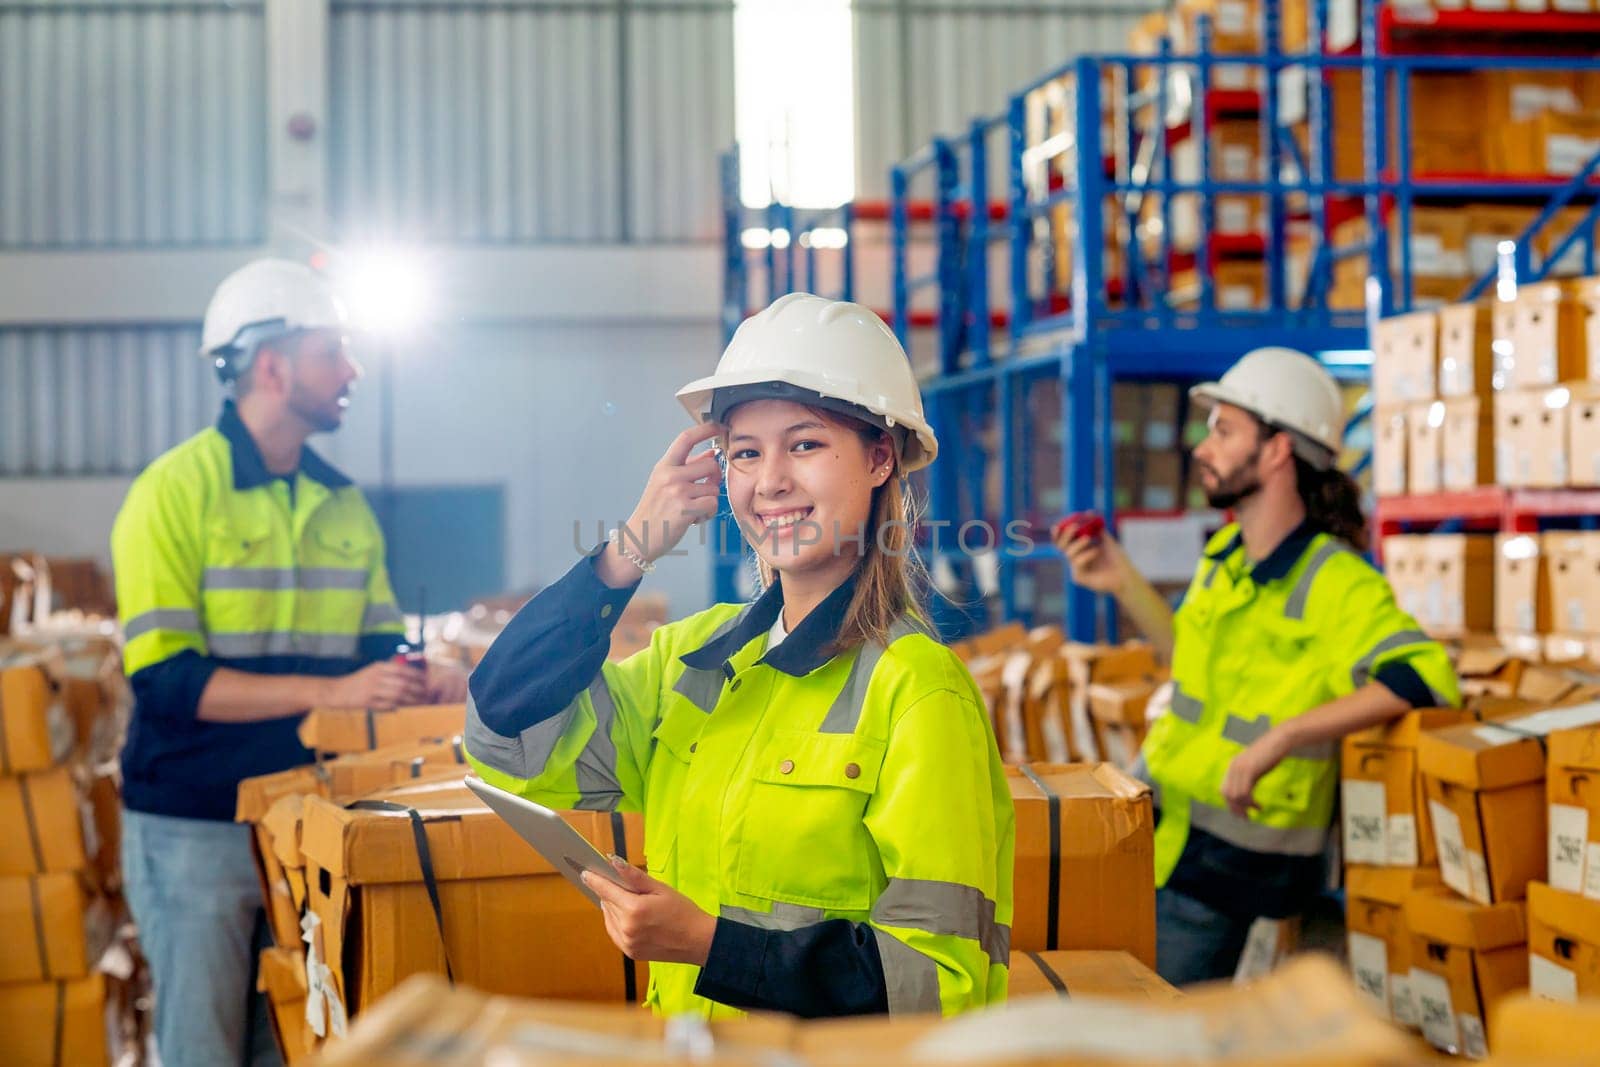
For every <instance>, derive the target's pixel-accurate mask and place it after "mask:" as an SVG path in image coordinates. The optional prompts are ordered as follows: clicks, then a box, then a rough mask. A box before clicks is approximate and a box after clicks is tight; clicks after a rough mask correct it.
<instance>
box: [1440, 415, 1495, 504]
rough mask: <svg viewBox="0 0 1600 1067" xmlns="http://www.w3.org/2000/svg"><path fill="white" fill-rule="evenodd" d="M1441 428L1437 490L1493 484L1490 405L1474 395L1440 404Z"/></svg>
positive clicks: (1492, 432)
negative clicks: (1442, 423)
mask: <svg viewBox="0 0 1600 1067" xmlns="http://www.w3.org/2000/svg"><path fill="white" fill-rule="evenodd" d="M1441 406H1442V407H1443V409H1444V427H1443V430H1442V436H1441V440H1440V444H1439V450H1440V452H1441V453H1442V455H1441V457H1440V473H1439V483H1440V487H1441V488H1443V489H1444V490H1445V491H1446V492H1461V491H1463V490H1468V489H1476V488H1477V487H1478V486H1480V485H1493V484H1494V414H1493V408H1492V402H1491V401H1490V400H1488V399H1486V398H1482V397H1476V396H1466V397H1456V398H1454V399H1451V400H1445V401H1442V402H1441Z"/></svg>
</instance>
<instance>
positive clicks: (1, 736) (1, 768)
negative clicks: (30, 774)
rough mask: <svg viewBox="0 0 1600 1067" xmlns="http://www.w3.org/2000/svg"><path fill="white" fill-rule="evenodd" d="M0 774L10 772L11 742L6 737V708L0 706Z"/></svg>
mask: <svg viewBox="0 0 1600 1067" xmlns="http://www.w3.org/2000/svg"><path fill="white" fill-rule="evenodd" d="M0 774H3V775H10V774H11V742H10V741H8V740H7V739H6V709H5V708H4V707H0Z"/></svg>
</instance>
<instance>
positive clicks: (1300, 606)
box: [1283, 540, 1349, 619]
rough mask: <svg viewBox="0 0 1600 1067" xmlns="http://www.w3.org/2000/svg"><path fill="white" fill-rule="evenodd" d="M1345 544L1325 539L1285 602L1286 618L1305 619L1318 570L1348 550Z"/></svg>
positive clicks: (1313, 554) (1284, 611) (1312, 555)
mask: <svg viewBox="0 0 1600 1067" xmlns="http://www.w3.org/2000/svg"><path fill="white" fill-rule="evenodd" d="M1348 551H1349V549H1347V548H1345V547H1344V545H1343V544H1341V543H1340V542H1338V541H1332V540H1330V541H1324V542H1323V543H1322V545H1321V547H1319V548H1318V549H1317V550H1316V551H1315V552H1313V553H1312V554H1311V560H1310V562H1308V563H1307V564H1306V569H1305V570H1303V571H1301V572H1300V579H1299V580H1298V581H1297V582H1295V583H1294V588H1293V589H1292V590H1290V592H1289V599H1287V600H1285V601H1284V602H1283V614H1284V617H1285V618H1290V619H1304V618H1305V617H1306V601H1307V600H1309V599H1310V598H1311V585H1312V583H1313V582H1315V581H1316V580H1317V572H1318V571H1320V570H1322V568H1323V567H1325V566H1327V563H1328V561H1329V560H1330V559H1332V558H1333V557H1334V556H1337V555H1339V553H1341V552H1348Z"/></svg>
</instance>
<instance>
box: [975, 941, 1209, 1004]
mask: <svg viewBox="0 0 1600 1067" xmlns="http://www.w3.org/2000/svg"><path fill="white" fill-rule="evenodd" d="M1040 993H1043V994H1047V995H1053V996H1061V997H1126V998H1129V999H1134V1000H1156V1001H1167V1000H1179V999H1181V998H1182V997H1183V994H1182V993H1180V992H1179V991H1178V989H1177V987H1176V986H1173V985H1172V984H1171V983H1169V982H1167V981H1166V980H1165V979H1163V978H1162V977H1161V976H1160V975H1158V974H1156V972H1155V971H1152V970H1151V969H1150V968H1149V967H1146V966H1145V965H1144V964H1142V963H1140V962H1139V961H1138V960H1136V959H1134V958H1133V957H1132V956H1131V955H1129V954H1128V953H1126V952H1109V951H1099V952H1097V951H1074V952H1014V953H1012V954H1011V984H1010V988H1009V991H1008V993H1007V996H1009V997H1010V998H1012V999H1016V998H1018V997H1027V996H1035V995H1037V994H1040Z"/></svg>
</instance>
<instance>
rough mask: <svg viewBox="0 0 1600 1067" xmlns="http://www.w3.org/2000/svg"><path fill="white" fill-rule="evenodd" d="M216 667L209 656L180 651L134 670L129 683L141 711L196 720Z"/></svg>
mask: <svg viewBox="0 0 1600 1067" xmlns="http://www.w3.org/2000/svg"><path fill="white" fill-rule="evenodd" d="M217 667H218V663H217V661H216V660H214V659H211V658H210V657H208V656H202V655H201V654H200V653H198V652H194V651H186V652H180V653H178V654H177V655H176V656H172V657H171V658H169V659H164V660H162V661H161V662H160V663H152V664H151V665H150V666H148V667H145V668H143V669H142V670H138V671H135V672H134V673H133V676H132V677H131V678H129V679H128V684H129V686H130V687H132V689H133V699H134V701H135V703H136V704H137V705H138V708H139V711H140V713H141V714H144V715H155V716H160V717H162V718H168V719H177V720H180V721H183V722H193V721H194V720H195V719H196V718H198V717H199V715H200V695H201V694H202V693H204V692H205V691H206V684H207V683H208V682H210V681H211V676H212V674H214V673H216V670H217Z"/></svg>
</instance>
